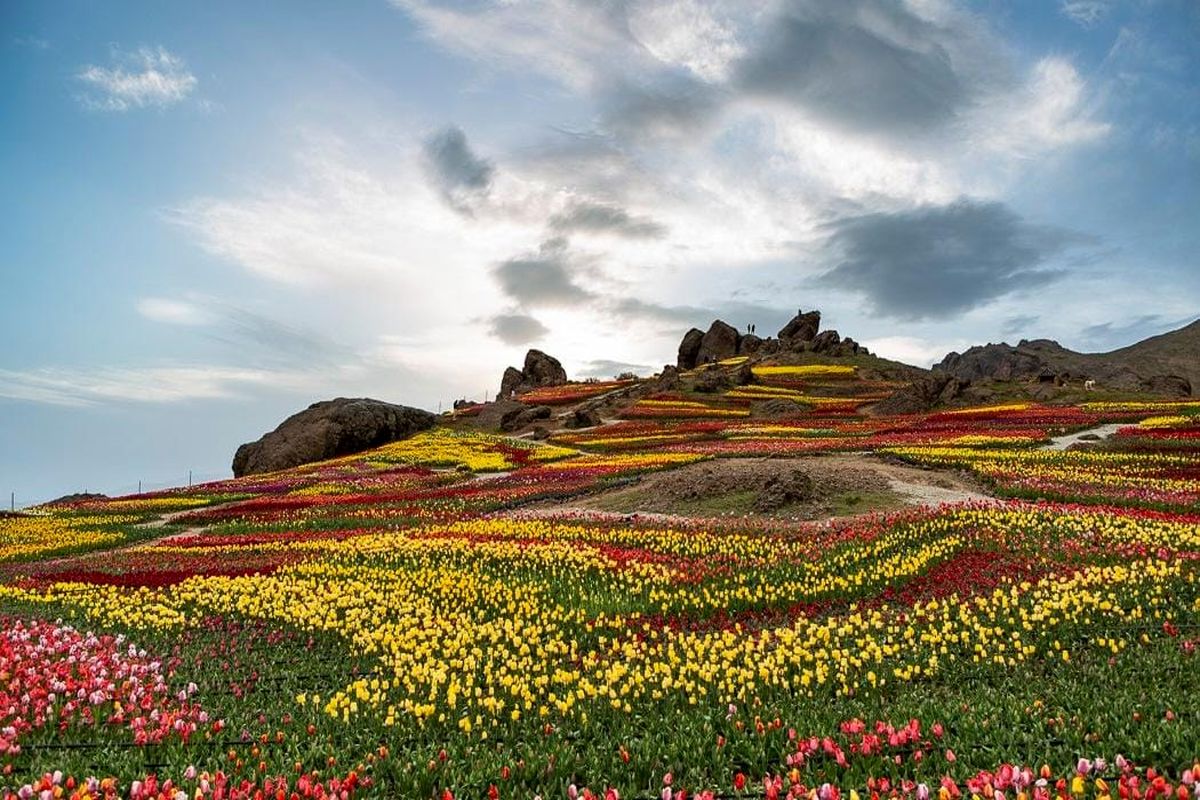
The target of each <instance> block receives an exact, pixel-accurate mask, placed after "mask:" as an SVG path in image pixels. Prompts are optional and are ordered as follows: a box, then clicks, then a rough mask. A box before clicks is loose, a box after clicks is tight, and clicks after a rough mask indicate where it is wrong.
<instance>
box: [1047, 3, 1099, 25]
mask: <svg viewBox="0 0 1200 800" xmlns="http://www.w3.org/2000/svg"><path fill="white" fill-rule="evenodd" d="M1059 8H1060V9H1061V10H1062V13H1063V14H1064V15H1066V16H1067V17H1069V18H1070V19H1071V20H1073V21H1074V22H1077V23H1079V24H1080V25H1082V26H1083V27H1085V28H1090V27H1092V26H1093V25H1095V24H1096V23H1097V22H1099V21H1100V20H1102V19H1104V18H1105V17H1106V16H1108V12H1109V11H1110V10H1111V9H1112V3H1111V2H1110V0H1062V3H1061V5H1060V6H1059Z"/></svg>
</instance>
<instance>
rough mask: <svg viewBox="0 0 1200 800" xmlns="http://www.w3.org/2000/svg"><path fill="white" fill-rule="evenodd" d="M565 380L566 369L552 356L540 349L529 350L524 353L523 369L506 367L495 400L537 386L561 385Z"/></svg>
mask: <svg viewBox="0 0 1200 800" xmlns="http://www.w3.org/2000/svg"><path fill="white" fill-rule="evenodd" d="M566 382H567V371H566V370H565V369H563V365H562V364H561V363H560V362H559V360H558V359H557V358H555V357H554V356H550V355H546V354H545V353H543V352H542V351H541V350H530V351H529V352H527V353H526V354H525V366H524V368H523V369H517V368H516V367H508V368H507V369H505V370H504V376H503V377H502V378H501V379H500V393H499V394H498V395H496V399H497V400H508V399H510V398H512V397H513V396H514V395H518V394H521V393H522V392H527V391H529V390H530V389H536V388H538V387H539V386H561V385H562V384H564V383H566Z"/></svg>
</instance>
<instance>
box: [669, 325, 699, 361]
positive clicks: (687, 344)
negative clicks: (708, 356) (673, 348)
mask: <svg viewBox="0 0 1200 800" xmlns="http://www.w3.org/2000/svg"><path fill="white" fill-rule="evenodd" d="M703 339H704V331H702V330H700V329H699V328H692V329H691V330H690V331H688V332H687V333H685V334H684V335H683V341H681V342H680V343H679V356H678V358H676V360H675V364H676V366H678V367H679V369H695V368H696V363H697V362H696V359H697V357H698V356H699V355H700V342H701V341H703Z"/></svg>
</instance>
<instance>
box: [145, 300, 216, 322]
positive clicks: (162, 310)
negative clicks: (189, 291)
mask: <svg viewBox="0 0 1200 800" xmlns="http://www.w3.org/2000/svg"><path fill="white" fill-rule="evenodd" d="M137 310H138V313H139V314H141V315H142V316H143V317H145V318H146V319H149V320H153V321H155V322H166V323H168V324H171V325H206V324H208V323H210V322H212V319H213V317H212V315H211V314H210V313H209V312H208V311H206V310H205V309H204V308H201V307H200V306H199V305H197V304H195V303H192V302H190V301H187V300H174V299H172V298H169V297H143V298H142V299H141V300H138V303H137Z"/></svg>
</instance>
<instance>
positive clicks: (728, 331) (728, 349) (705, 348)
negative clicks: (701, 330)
mask: <svg viewBox="0 0 1200 800" xmlns="http://www.w3.org/2000/svg"><path fill="white" fill-rule="evenodd" d="M738 339H739V334H738V332H737V328H735V327H733V326H732V325H730V324H729V323H728V322H722V321H721V320H719V319H718V320H713V324H712V325H710V326H709V328H708V330H707V331H706V332H705V334H704V338H702V339H701V340H700V349H699V351H697V353H696V363H697V364H707V363H709V362H712V361H722V360H724V359H726V358H733V357H734V356H736V355H737V352H738Z"/></svg>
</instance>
